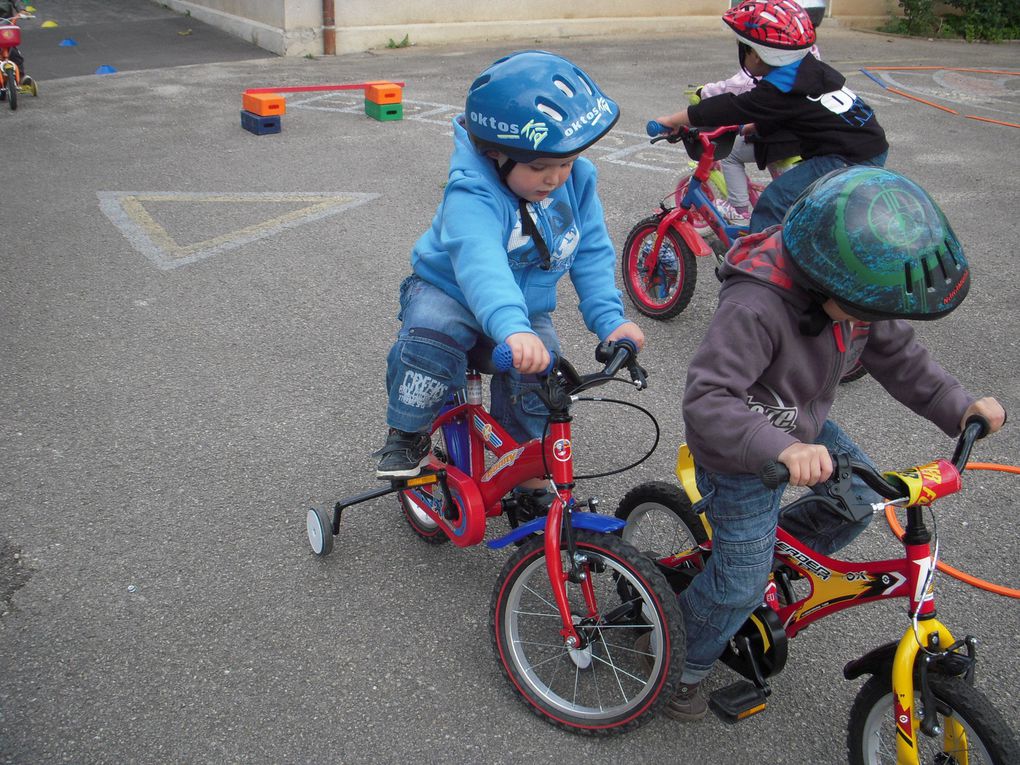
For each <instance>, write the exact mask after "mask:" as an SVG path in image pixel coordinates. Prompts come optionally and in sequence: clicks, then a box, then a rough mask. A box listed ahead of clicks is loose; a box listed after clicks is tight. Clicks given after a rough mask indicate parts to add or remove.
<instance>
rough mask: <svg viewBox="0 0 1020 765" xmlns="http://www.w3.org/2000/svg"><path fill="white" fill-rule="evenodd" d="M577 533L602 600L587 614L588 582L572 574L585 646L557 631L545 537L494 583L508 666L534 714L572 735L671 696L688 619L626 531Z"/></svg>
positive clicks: (620, 726) (628, 721) (618, 724)
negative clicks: (585, 587)
mask: <svg viewBox="0 0 1020 765" xmlns="http://www.w3.org/2000/svg"><path fill="white" fill-rule="evenodd" d="M576 541H577V552H578V554H579V555H582V556H584V557H585V558H586V560H587V562H586V564H585V565H584V566H583V571H584V573H585V575H586V576H587V579H588V581H590V582H591V586H592V588H593V590H594V596H595V602H596V603H597V609H596V613H594V614H591V613H589V609H588V607H587V605H586V601H585V597H584V593H583V591H582V585H583V584H585V582H582V581H575V580H574V579H573V578H572V579H570V580H568V581H567V583H566V584H567V597H568V599H569V601H570V607H571V613H572V617H573V621H574V624H575V625H576V628H577V631H578V633H580V635H581V636H582V640H583V642H582V644H581V645H579V646H577V647H574V648H569V647H567V646H566V645H565V644H564V641H563V637H562V635H560V629H561V628H562V622H561V619H560V614H559V611H558V609H557V608H556V604H555V601H554V599H553V594H552V586H551V584H550V582H549V570H548V567H547V566H546V557H545V545H544V540H543V539H542V538H541V537H539V538H536V539H533V540H532V541H530V542H529V543H527V544H526V545H524V546H523V547H521V549H520V550H518V551H517V552H516V553H515V554H514V556H513V557H511V558H510V560H508V561H507V563H506V565H505V566H504V568H503V571H502V573H501V574H500V576H499V579H498V580H497V582H496V587H495V590H494V591H493V596H492V608H491V615H492V644H493V648H494V650H495V652H496V656H497V657H498V659H499V663H500V669H501V670H502V671H503V674H504V675H505V676H506V677H507V679H508V680H509V681H510V683H511V684H512V685H513V686H514V689H515V690H516V691H517V693H518V695H519V697H520V698H521V700H522V701H523V702H524V703H525V704H527V705H528V706H529V707H530V709H531V710H532V711H533V712H534V713H535V714H536V715H538V716H539V717H542V718H543V719H545V720H546V721H548V722H550V723H552V724H553V725H556V726H558V727H560V728H564V729H566V730H569V731H571V732H574V733H580V734H585V735H608V734H613V733H622V732H625V731H628V730H632V729H634V728H637V727H639V726H640V725H642V724H644V723H645V722H647V721H648V720H650V719H651V718H652V717H654V716H655V714H656V713H657V712H658V711H659V709H660V708H661V707H662V706H663V705H664V704H665V703H666V702H667V701H669V699H670V698H672V696H673V693H674V690H675V688H676V685H677V683H678V681H679V679H680V671H681V669H682V665H683V652H684V645H685V643H684V629H683V617H682V616H681V614H680V609H679V607H678V606H677V603H676V597H675V596H674V595H673V593H672V591H671V590H670V588H669V586H668V584H667V583H666V580H665V578H664V577H663V575H662V574H661V573H660V572H659V571H658V570H657V569H656V568H655V565H654V564H653V563H652V561H650V560H648V559H647V558H645V557H644V556H642V555H641V554H640V553H638V551H637V550H635V549H634V548H633V547H631V546H630V545H629V544H627V543H626V542H624V541H623V540H622V539H620V538H618V537H616V536H613V535H608V534H596V533H593V532H589V531H581V530H578V531H577V532H576ZM563 556H564V563H563V565H564V568H565V570H568V571H569V561H567V560H566V556H567V553H566V551H564V553H563ZM578 579H579V577H578ZM644 635H647V636H648V637H647V640H648V646H647V649H645V648H644V646H643V645H642V644H643V643H644V639H642V641H641V643H642V644H639V645H638V646H635V642H636V641H637V639H638V638H639V637H642V636H644Z"/></svg>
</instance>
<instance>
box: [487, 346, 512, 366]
mask: <svg viewBox="0 0 1020 765" xmlns="http://www.w3.org/2000/svg"><path fill="white" fill-rule="evenodd" d="M492 363H493V364H495V365H496V369H498V370H499V371H500V372H509V371H510V370H511V369H513V368H514V352H513V351H511V350H510V346H509V345H507V344H506V343H500V344H499V345H497V346H496V347H495V348H493V349H492Z"/></svg>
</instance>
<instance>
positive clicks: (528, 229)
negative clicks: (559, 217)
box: [518, 197, 552, 271]
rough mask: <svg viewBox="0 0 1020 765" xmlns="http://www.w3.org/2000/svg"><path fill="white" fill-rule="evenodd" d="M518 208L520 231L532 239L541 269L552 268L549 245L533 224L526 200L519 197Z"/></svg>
mask: <svg viewBox="0 0 1020 765" xmlns="http://www.w3.org/2000/svg"><path fill="white" fill-rule="evenodd" d="M518 208H519V209H520V211H521V231H522V232H523V233H524V234H525V236H530V237H531V239H532V241H534V243H535V247H537V248H538V255H539V257H540V258H542V270H543V271H548V270H549V269H550V268H552V257H551V256H550V254H549V247H548V246H547V245H546V243H545V239H543V238H542V234H541V233H539V230H538V226H536V225H535V220H534V219H533V218H532V217H531V212H529V210H528V200H527V199H525V198H524V197H520V199H519V204H518Z"/></svg>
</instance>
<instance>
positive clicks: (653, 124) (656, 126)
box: [645, 120, 670, 138]
mask: <svg viewBox="0 0 1020 765" xmlns="http://www.w3.org/2000/svg"><path fill="white" fill-rule="evenodd" d="M645 132H646V133H648V135H650V136H651V137H652V138H655V136H657V135H662V134H663V133H669V132H670V129H669V128H668V127H666V126H665V125H663V124H662V123H661V122H658V121H656V120H648V124H647V125H645Z"/></svg>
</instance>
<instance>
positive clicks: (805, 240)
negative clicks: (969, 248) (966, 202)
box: [783, 165, 970, 321]
mask: <svg viewBox="0 0 1020 765" xmlns="http://www.w3.org/2000/svg"><path fill="white" fill-rule="evenodd" d="M783 247H784V249H785V251H786V254H787V256H788V257H789V259H790V260H791V261H792V262H793V264H794V266H795V268H796V270H797V271H798V272H799V273H800V274H801V276H802V277H803V280H804V286H806V287H807V288H809V289H811V290H813V291H815V292H819V293H821V294H822V295H824V296H827V297H831V298H833V299H834V300H835V301H836V302H837V303H838V304H840V305H841V306H842V307H843V309H844V310H845V311H846V312H847V313H849V314H851V315H852V316H856V317H857V318H860V319H864V320H868V321H875V320H879V319H925V320H930V319H939V318H941V317H943V316H946V315H947V314H948V313H949V312H951V311H952V310H953V309H954V308H956V307H957V306H958V305H960V303H962V302H963V300H964V298H965V297H966V296H967V289H968V288H969V286H970V269H969V268H968V266H967V259H966V258H965V257H964V256H963V247H962V246H961V245H960V241H959V240H958V239H957V238H956V234H955V233H953V229H952V228H951V227H950V225H949V221H947V220H946V216H945V215H944V214H943V213H942V210H940V209H939V206H938V205H937V204H935V202H934V201H933V200H932V198H931V197H930V196H928V194H927V192H925V190H924V189H922V188H921V187H920V186H918V185H917V184H916V183H914V182H913V181H911V180H909V179H908V178H904V177H903V176H902V175H899V174H897V173H894V172H891V171H889V170H885V169H882V168H879V167H872V166H863V165H856V166H853V167H846V168H841V169H839V170H834V171H832V172H831V173H829V174H827V175H824V176H822V177H821V178H819V179H818V180H816V181H815V182H814V183H812V184H811V185H810V186H809V187H808V188H807V189H805V190H804V193H803V194H801V196H800V197H799V198H798V199H797V201H796V202H794V204H793V206H792V207H791V208H790V210H789V212H787V214H786V218H785V219H784V221H783Z"/></svg>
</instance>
